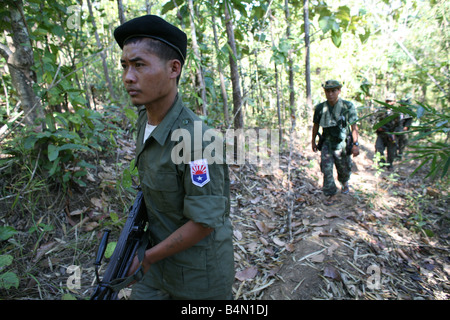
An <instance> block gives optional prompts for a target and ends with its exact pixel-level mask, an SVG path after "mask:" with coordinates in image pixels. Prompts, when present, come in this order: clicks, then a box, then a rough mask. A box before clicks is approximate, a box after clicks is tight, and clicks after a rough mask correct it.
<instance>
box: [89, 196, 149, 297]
mask: <svg viewBox="0 0 450 320" xmlns="http://www.w3.org/2000/svg"><path fill="white" fill-rule="evenodd" d="M146 226H147V211H146V208H145V202H144V197H143V194H142V191H139V192H138V194H137V196H136V199H135V201H134V204H133V205H132V206H131V208H130V212H129V214H128V218H127V221H126V222H125V226H124V227H123V229H122V232H121V233H120V236H119V240H118V241H117V245H116V248H115V249H114V252H113V254H112V256H111V259H110V261H109V264H108V267H107V269H106V271H105V273H104V275H103V279H102V280H101V281H100V277H99V273H98V268H99V266H100V265H101V261H102V259H103V255H104V253H105V250H106V246H107V244H108V237H109V233H110V230H105V232H104V233H103V237H102V240H101V242H100V246H99V248H98V251H97V257H96V259H95V263H94V265H95V275H96V279H97V287H96V289H95V291H94V294H93V295H92V296H91V300H116V299H117V295H118V293H119V290H120V289H122V288H125V287H126V286H128V285H129V284H130V283H131V282H133V281H138V280H140V278H141V277H142V271H141V268H139V269H138V270H137V271H136V272H135V273H134V274H133V275H131V276H129V277H127V274H128V271H129V269H130V266H131V264H132V262H133V259H134V257H135V255H136V253H137V254H138V257H139V259H140V261H142V258H143V254H144V252H145V249H146V248H147V244H148V235H147V234H146Z"/></svg>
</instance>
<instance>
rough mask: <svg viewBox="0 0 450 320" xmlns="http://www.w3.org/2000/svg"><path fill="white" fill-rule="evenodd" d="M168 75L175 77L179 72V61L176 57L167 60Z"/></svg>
mask: <svg viewBox="0 0 450 320" xmlns="http://www.w3.org/2000/svg"><path fill="white" fill-rule="evenodd" d="M169 68H170V77H171V78H172V79H176V78H177V77H178V76H179V75H180V74H181V62H180V60H178V59H173V60H170V61H169Z"/></svg>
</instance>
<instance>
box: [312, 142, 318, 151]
mask: <svg viewBox="0 0 450 320" xmlns="http://www.w3.org/2000/svg"><path fill="white" fill-rule="evenodd" d="M311 146H312V150H313V151H314V152H317V145H316V142H315V141H313V142H311Z"/></svg>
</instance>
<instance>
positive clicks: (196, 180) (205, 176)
mask: <svg viewBox="0 0 450 320" xmlns="http://www.w3.org/2000/svg"><path fill="white" fill-rule="evenodd" d="M189 166H190V168H191V181H192V184H194V185H196V186H198V187H203V186H204V185H205V184H207V183H208V182H209V181H210V179H209V169H208V160H206V159H199V160H194V161H191V162H189Z"/></svg>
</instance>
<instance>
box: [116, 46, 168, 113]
mask: <svg viewBox="0 0 450 320" xmlns="http://www.w3.org/2000/svg"><path fill="white" fill-rule="evenodd" d="M172 61H173V60H172ZM172 61H164V60H163V59H160V58H159V57H158V56H156V55H155V54H153V53H150V52H149V51H148V49H147V43H146V42H145V41H139V42H135V43H130V44H127V45H125V46H124V48H123V52H122V57H121V59H120V62H121V64H122V68H123V73H122V80H123V83H124V84H125V89H126V90H127V92H128V94H129V95H130V97H131V101H132V103H133V104H134V105H151V104H154V103H157V102H159V101H162V100H163V99H164V98H165V97H167V96H168V94H169V93H170V92H171V90H173V85H174V84H175V85H176V77H177V75H176V74H174V72H173V68H172Z"/></svg>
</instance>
